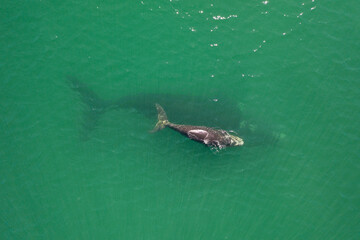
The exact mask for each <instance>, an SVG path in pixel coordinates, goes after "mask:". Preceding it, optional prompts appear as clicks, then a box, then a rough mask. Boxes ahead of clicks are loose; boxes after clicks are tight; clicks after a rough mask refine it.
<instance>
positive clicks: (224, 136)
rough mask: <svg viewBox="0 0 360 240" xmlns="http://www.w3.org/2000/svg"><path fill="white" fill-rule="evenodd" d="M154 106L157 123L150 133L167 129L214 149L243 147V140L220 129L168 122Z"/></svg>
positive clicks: (162, 110)
mask: <svg viewBox="0 0 360 240" xmlns="http://www.w3.org/2000/svg"><path fill="white" fill-rule="evenodd" d="M155 106H156V109H157V112H158V122H157V123H156V125H155V127H154V129H153V130H152V131H151V132H156V131H159V130H161V129H164V128H165V127H168V128H171V129H173V130H175V131H177V132H179V133H181V134H183V135H185V136H187V137H188V138H190V139H191V140H194V141H197V142H200V143H203V144H205V145H207V146H209V147H211V148H214V149H224V148H225V147H231V146H242V145H244V140H243V139H241V138H240V137H238V136H235V135H232V134H230V133H228V132H227V131H225V130H222V129H214V128H211V127H206V126H193V125H183V124H175V123H172V122H169V120H168V118H167V115H166V113H165V110H164V109H163V108H162V107H161V106H160V105H159V104H157V103H156V104H155Z"/></svg>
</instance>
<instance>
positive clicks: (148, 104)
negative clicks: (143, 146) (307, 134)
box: [68, 76, 277, 146]
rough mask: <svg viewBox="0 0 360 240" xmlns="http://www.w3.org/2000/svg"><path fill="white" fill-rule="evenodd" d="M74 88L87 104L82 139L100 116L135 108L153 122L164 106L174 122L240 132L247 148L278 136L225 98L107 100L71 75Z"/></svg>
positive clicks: (132, 97) (160, 96)
mask: <svg viewBox="0 0 360 240" xmlns="http://www.w3.org/2000/svg"><path fill="white" fill-rule="evenodd" d="M68 82H69V86H70V88H71V89H73V90H74V91H75V92H77V93H78V95H79V97H80V98H81V100H82V102H83V103H84V106H85V107H84V115H83V138H85V139H86V138H89V137H90V135H91V132H92V131H93V130H94V129H95V128H96V127H97V125H98V121H99V119H100V117H101V116H102V115H103V114H104V113H105V112H107V111H111V110H116V109H136V110H137V111H138V112H140V113H142V114H144V115H145V116H146V117H148V118H150V119H154V118H156V116H157V112H156V109H155V108H154V105H155V104H156V103H158V104H160V105H161V106H163V107H164V108H165V109H166V110H167V113H168V114H169V115H170V116H171V119H172V120H173V121H174V122H183V123H186V122H189V123H192V124H194V125H198V126H211V127H215V128H220V129H226V130H228V131H230V132H231V131H235V132H236V133H238V134H239V135H240V136H242V138H243V139H244V141H245V142H246V145H247V146H252V145H263V144H269V143H270V144H271V143H273V142H274V141H276V140H277V137H276V136H275V135H274V134H272V132H271V131H269V130H268V129H266V128H262V127H254V126H256V125H257V124H256V123H255V122H254V121H252V120H249V119H245V118H244V117H243V115H242V113H241V111H240V109H239V107H238V103H236V102H232V101H229V100H227V99H225V98H220V99H219V100H213V99H211V98H203V97H198V96H187V95H172V94H142V95H129V96H123V97H120V98H118V99H113V100H104V99H102V98H100V97H99V96H98V95H97V94H96V93H95V92H94V91H92V90H91V89H90V88H89V87H88V86H87V85H85V84H84V83H82V82H81V81H79V80H78V79H77V78H75V77H73V76H68Z"/></svg>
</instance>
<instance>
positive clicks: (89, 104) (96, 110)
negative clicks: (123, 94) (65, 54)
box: [67, 76, 109, 139]
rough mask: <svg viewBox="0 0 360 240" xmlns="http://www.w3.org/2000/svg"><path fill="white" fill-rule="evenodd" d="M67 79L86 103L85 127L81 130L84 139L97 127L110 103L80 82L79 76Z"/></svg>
mask: <svg viewBox="0 0 360 240" xmlns="http://www.w3.org/2000/svg"><path fill="white" fill-rule="evenodd" d="M67 79H68V82H69V86H70V87H71V89H72V90H74V91H76V92H77V93H78V94H79V97H80V98H81V100H82V102H83V103H84V114H83V123H82V124H83V129H82V131H81V135H82V138H83V139H88V137H89V134H90V133H91V132H92V131H93V130H94V129H95V128H96V126H97V125H98V122H99V119H100V117H101V116H102V115H103V113H104V112H105V110H107V108H108V107H109V104H108V103H106V101H104V100H103V99H101V98H100V97H98V96H97V95H96V94H95V93H94V92H93V91H92V90H91V89H90V88H88V87H87V86H86V85H85V84H83V83H82V82H80V81H79V80H78V79H77V78H75V77H73V76H67Z"/></svg>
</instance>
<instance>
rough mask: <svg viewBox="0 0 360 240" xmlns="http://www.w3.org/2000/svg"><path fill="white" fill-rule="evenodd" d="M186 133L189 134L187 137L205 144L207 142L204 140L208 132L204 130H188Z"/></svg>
mask: <svg viewBox="0 0 360 240" xmlns="http://www.w3.org/2000/svg"><path fill="white" fill-rule="evenodd" d="M187 135H188V136H189V138H191V139H193V140H196V141H200V142H204V143H205V144H207V143H206V142H205V141H206V137H207V136H208V135H209V133H208V132H207V131H205V130H201V129H195V130H190V131H188V132H187Z"/></svg>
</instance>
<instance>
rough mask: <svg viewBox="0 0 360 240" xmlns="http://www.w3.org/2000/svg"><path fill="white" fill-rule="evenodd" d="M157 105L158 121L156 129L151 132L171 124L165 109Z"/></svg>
mask: <svg viewBox="0 0 360 240" xmlns="http://www.w3.org/2000/svg"><path fill="white" fill-rule="evenodd" d="M155 106H156V109H157V112H158V122H157V123H156V125H155V127H154V129H153V130H152V131H151V132H156V131H159V130H161V129H163V128H165V127H166V125H168V124H169V120H168V118H167V116H166V113H165V111H164V109H163V108H162V107H161V106H160V105H159V104H157V103H156V104H155Z"/></svg>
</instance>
